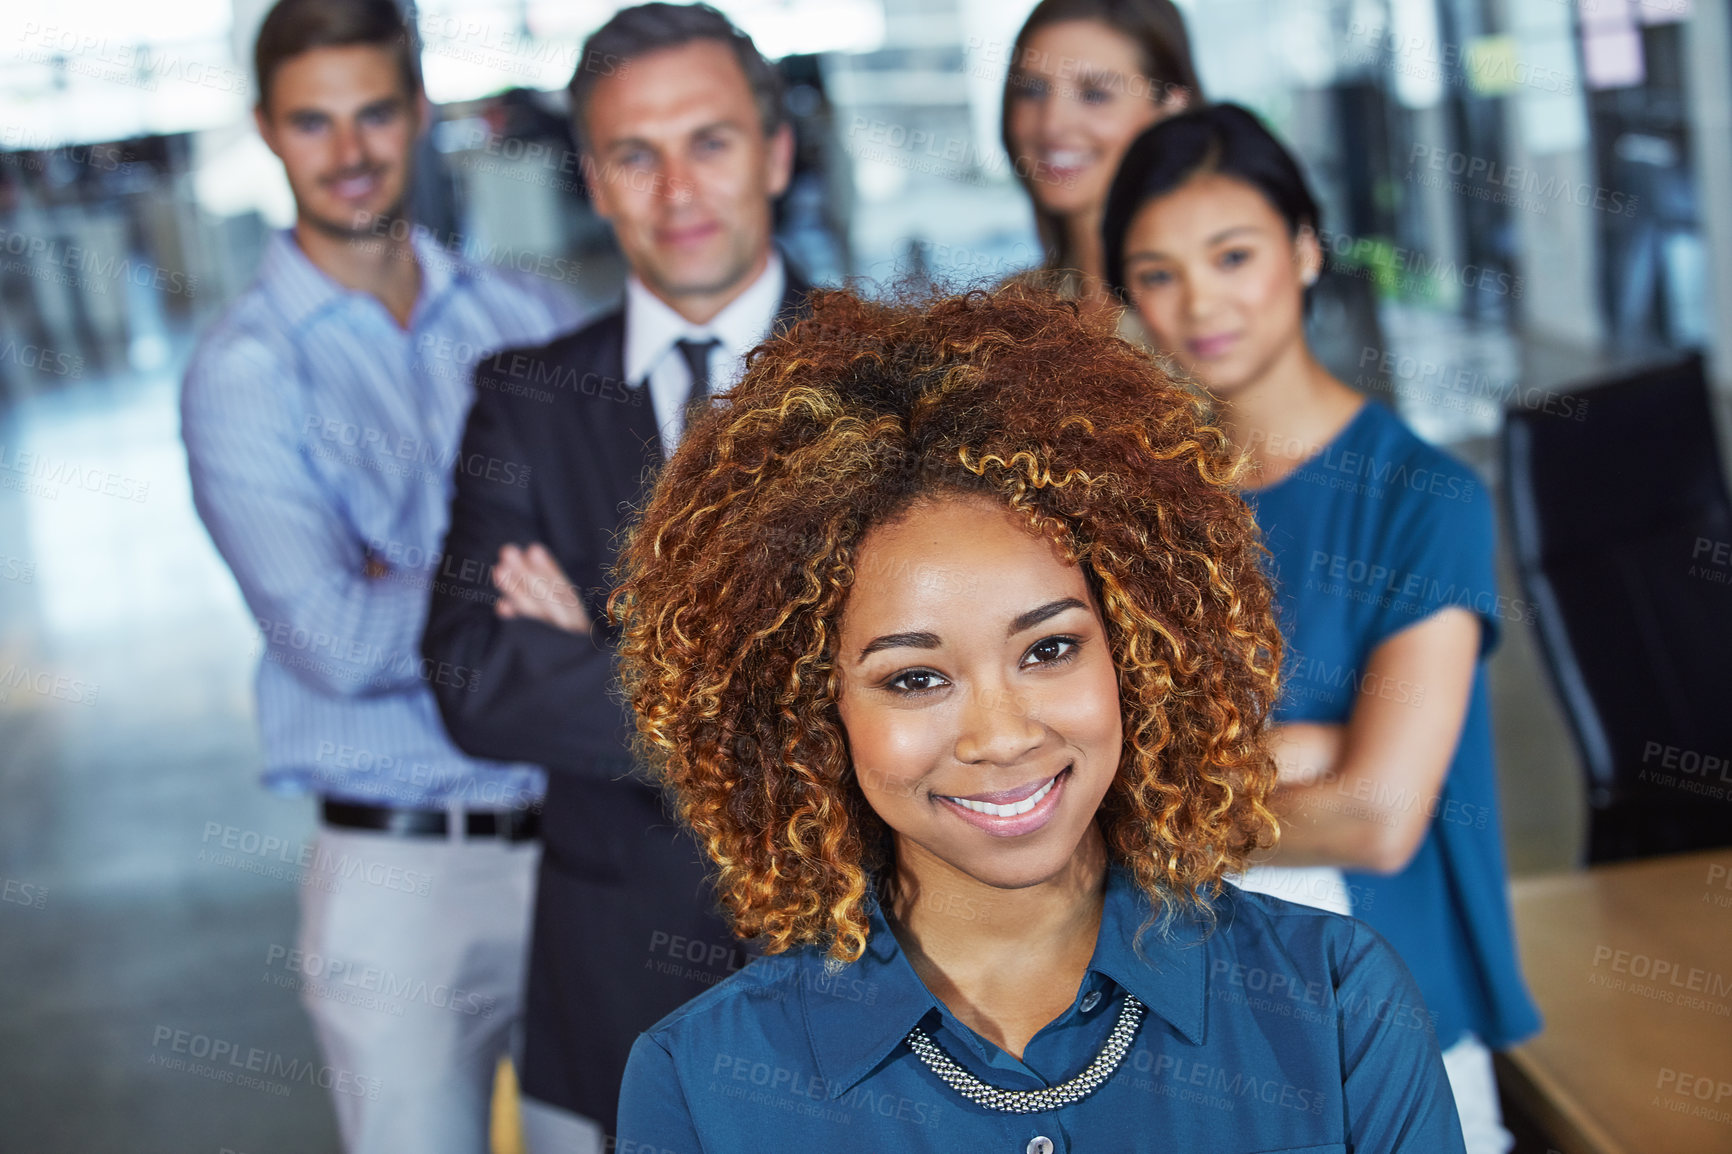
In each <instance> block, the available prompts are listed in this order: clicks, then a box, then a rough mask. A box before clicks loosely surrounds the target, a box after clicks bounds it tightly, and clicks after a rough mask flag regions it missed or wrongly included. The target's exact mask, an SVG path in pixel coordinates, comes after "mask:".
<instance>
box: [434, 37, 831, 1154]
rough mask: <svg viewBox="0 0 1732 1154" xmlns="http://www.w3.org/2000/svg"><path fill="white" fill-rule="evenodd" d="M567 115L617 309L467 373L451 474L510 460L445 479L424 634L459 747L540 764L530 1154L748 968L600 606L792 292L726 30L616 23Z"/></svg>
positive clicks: (598, 1111) (768, 121) (761, 129)
mask: <svg viewBox="0 0 1732 1154" xmlns="http://www.w3.org/2000/svg"><path fill="white" fill-rule="evenodd" d="M571 97H572V101H571V107H572V116H573V119H574V122H575V126H576V129H577V135H578V137H579V139H580V141H582V143H583V145H584V154H585V155H584V166H583V167H584V174H585V179H586V181H587V183H588V187H589V190H590V194H591V197H592V198H593V200H594V203H595V205H596V208H597V210H598V211H599V212H600V213H601V214H602V215H603V216H604V217H606V218H607V219H608V220H609V221H610V222H611V223H612V224H613V226H614V230H615V232H616V234H617V236H618V239H619V244H620V247H621V249H622V250H623V251H624V253H625V255H626V258H627V260H628V262H629V263H630V265H631V275H630V277H629V279H628V282H627V287H626V299H625V303H624V306H623V307H622V308H621V309H620V310H619V311H616V312H613V313H610V314H608V315H607V316H604V317H602V318H601V319H600V320H598V321H596V322H594V323H593V324H591V325H589V326H588V327H586V328H584V329H581V330H580V331H578V332H575V333H572V334H570V335H569V336H565V337H562V338H560V339H558V340H555V341H553V342H552V343H550V344H548V345H545V346H542V347H540V348H533V349H517V350H509V351H507V352H504V353H501V354H499V355H498V356H496V357H494V358H493V359H492V360H490V361H488V362H486V363H484V364H483V365H482V366H481V367H480V368H479V369H478V370H477V371H476V379H475V385H476V401H475V406H474V408H473V410H471V412H470V415H469V424H468V428H467V431H466V433H465V435H464V441H463V449H462V460H463V461H465V462H467V461H482V462H499V463H500V464H499V467H498V468H493V469H470V468H460V469H458V470H457V490H456V497H455V499H454V502H453V505H452V512H451V528H450V533H449V536H448V537H447V539H446V544H445V556H444V559H443V561H442V576H443V577H444V580H443V581H442V582H440V584H439V586H438V587H437V588H436V591H435V593H434V597H433V606H432V610H431V613H430V616H429V620H428V623H427V631H426V634H425V636H424V638H423V641H422V645H423V649H424V651H425V653H426V655H427V656H428V657H429V658H432V659H434V660H437V661H449V662H453V663H458V662H460V663H462V664H463V665H465V666H467V667H471V668H474V669H478V670H479V671H480V675H479V685H478V686H475V687H473V688H468V689H466V690H465V691H464V692H446V693H441V694H440V697H439V706H440V710H441V712H442V713H443V715H444V719H445V724H446V726H447V728H448V729H449V730H450V732H451V736H452V737H453V738H454V739H455V740H456V742H457V744H458V745H459V746H461V747H462V748H463V749H465V750H468V751H469V752H471V753H473V754H476V755H481V756H487V757H496V758H502V759H506V760H521V761H529V762H535V763H538V764H540V765H544V766H546V767H547V768H548V771H549V774H548V777H549V781H548V790H547V798H546V802H545V809H544V811H543V814H542V822H541V828H542V837H543V840H544V841H545V843H546V848H545V852H544V855H543V858H542V863H541V869H540V875H539V879H538V884H539V894H538V897H537V906H536V914H535V925H534V943H533V947H532V951H531V960H530V972H529V990H528V997H527V1009H526V1013H525V1021H526V1024H527V1034H526V1038H525V1053H524V1061H523V1070H522V1081H523V1089H524V1093H525V1097H526V1102H525V1130H526V1134H527V1136H528V1137H529V1138H530V1144H531V1149H532V1150H534V1151H536V1154H540V1152H541V1151H542V1150H546V1149H559V1150H561V1151H570V1150H574V1149H583V1148H585V1147H586V1146H587V1147H588V1148H591V1149H595V1150H598V1151H599V1150H600V1149H601V1144H600V1141H601V1130H602V1129H605V1130H606V1131H607V1132H609V1133H611V1132H612V1129H613V1118H614V1109H615V1102H616V1099H617V1096H618V1092H619V1081H620V1075H621V1073H622V1072H623V1070H624V1068H625V1061H626V1056H627V1053H628V1051H629V1050H630V1047H631V1044H632V1042H633V1040H635V1038H636V1036H637V1034H638V1032H639V1031H641V1030H643V1029H645V1028H647V1027H648V1026H650V1025H652V1024H653V1023H654V1022H655V1021H656V1020H657V1019H658V1018H660V1017H661V1016H662V1015H663V1014H665V1013H667V1012H668V1011H670V1010H672V1009H674V1008H675V1007H677V1006H679V1005H680V1004H681V1003H683V1002H685V1001H686V1000H688V999H689V998H691V997H694V996H696V995H697V994H699V993H701V992H703V991H704V990H705V989H706V988H708V987H709V986H710V985H712V984H713V983H715V982H716V981H718V980H720V979H721V978H723V977H725V976H726V975H727V974H728V973H729V972H730V971H732V970H733V969H737V968H738V967H739V966H740V965H742V964H743V963H744V961H745V953H744V951H743V950H742V949H741V947H740V946H739V945H738V944H737V943H736V942H735V941H734V939H733V937H732V936H731V934H730V933H729V932H728V930H727V928H726V925H725V923H724V922H723V921H722V920H721V918H720V917H719V915H718V914H717V913H716V912H715V911H716V903H715V900H714V897H713V895H712V893H711V892H710V888H709V886H708V884H707V882H706V881H705V875H704V869H703V867H702V866H701V864H700V856H699V853H698V850H697V847H696V846H695V844H694V843H693V842H692V841H691V840H690V839H689V837H688V836H687V835H685V834H683V833H680V832H678V831H677V830H676V828H675V825H674V823H673V822H672V821H671V820H670V818H669V817H668V816H667V814H666V812H665V811H664V808H663V804H662V799H661V796H660V794H659V793H658V792H657V791H656V790H655V789H654V788H653V787H652V786H650V785H649V784H647V783H646V782H645V781H644V779H643V778H642V777H641V776H634V775H633V767H632V763H631V759H630V756H629V752H628V747H627V740H628V736H629V725H628V720H627V717H626V714H625V711H624V709H623V707H622V706H621V704H620V703H619V701H618V699H617V698H616V697H615V696H614V695H613V694H612V692H611V690H612V688H613V684H614V667H613V653H612V648H613V642H614V637H613V631H612V630H611V629H610V628H609V627H608V626H607V625H606V624H605V622H604V621H603V612H604V603H605V600H606V595H607V589H608V568H609V566H610V565H611V564H612V562H613V559H614V555H615V551H616V548H617V545H618V541H617V536H618V533H619V531H620V529H621V527H622V524H623V523H624V521H625V518H626V516H627V514H628V513H629V512H630V510H631V509H632V508H633V507H634V506H635V505H636V504H637V503H638V502H640V501H641V500H642V499H643V497H644V496H645V495H646V493H647V483H648V481H649V480H650V479H651V477H652V476H653V473H654V471H655V469H656V467H657V466H659V465H660V464H661V462H662V461H663V460H664V459H665V457H666V456H667V455H668V454H669V453H671V452H672V449H673V446H674V445H675V444H676V443H677V441H678V438H679V435H680V433H681V431H682V429H683V428H684V424H685V416H686V413H687V412H688V411H689V409H690V406H692V405H693V404H702V403H704V402H703V398H704V397H705V396H706V394H708V393H713V392H716V391H719V390H720V389H723V388H726V387H728V386H729V385H731V384H732V383H733V381H734V380H737V379H738V376H739V373H740V372H741V370H742V367H743V365H742V360H741V358H742V354H743V353H744V352H745V351H746V350H748V349H750V348H751V347H752V346H753V345H755V344H757V343H758V342H759V341H761V340H762V339H764V338H765V337H766V336H767V335H768V334H769V333H770V332H771V330H772V327H773V326H774V325H778V324H783V323H787V322H788V321H789V320H790V319H791V317H792V316H793V314H795V313H796V312H797V311H798V310H799V309H800V308H801V307H803V302H804V298H805V295H806V291H807V286H805V285H804V284H803V283H801V282H800V281H799V280H798V279H797V277H796V276H795V275H794V274H793V272H792V270H790V269H788V268H787V267H786V266H785V265H784V263H783V261H782V259H781V257H780V255H779V254H778V253H777V252H776V250H775V248H774V246H773V244H772V243H771V203H772V200H773V199H774V198H775V197H776V196H777V195H779V194H780V193H781V192H782V190H783V189H784V188H785V187H786V186H787V183H788V176H789V168H790V162H791V158H792V152H793V139H792V132H791V129H790V128H789V126H788V124H787V122H786V118H785V115H784V112H783V108H782V100H781V91H780V85H779V82H778V80H777V77H776V74H775V72H774V71H773V70H772V69H771V68H770V67H769V65H767V64H766V63H765V62H764V60H763V58H762V57H760V56H759V55H758V52H757V50H756V49H755V48H754V47H753V46H752V42H751V40H750V38H748V37H747V36H746V35H745V34H744V33H741V32H739V31H738V30H737V29H735V28H734V27H733V26H732V25H731V24H730V23H729V22H728V20H727V19H726V17H724V16H722V15H721V14H720V13H718V12H716V11H715V10H714V9H712V8H709V7H707V6H704V5H690V6H675V5H670V4H645V5H641V6H639V7H636V8H630V9H626V10H625V11H622V12H620V13H619V14H618V15H616V16H615V17H614V18H613V19H612V20H610V21H609V22H608V23H607V24H605V25H604V26H602V27H601V28H600V29H598V30H597V31H596V32H595V33H594V35H592V36H591V37H590V39H589V40H588V42H587V43H586V44H585V45H584V51H583V55H582V58H581V59H580V61H579V64H578V69H577V73H576V75H575V76H574V77H573V78H572V82H571ZM436 688H437V687H436ZM586 1119H587V1120H590V1121H585V1120H586Z"/></svg>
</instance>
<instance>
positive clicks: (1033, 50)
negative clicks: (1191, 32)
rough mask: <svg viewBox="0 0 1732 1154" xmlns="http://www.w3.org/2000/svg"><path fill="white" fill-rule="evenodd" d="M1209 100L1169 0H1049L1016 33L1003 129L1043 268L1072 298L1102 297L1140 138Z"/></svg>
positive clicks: (1182, 25) (1105, 299)
mask: <svg viewBox="0 0 1732 1154" xmlns="http://www.w3.org/2000/svg"><path fill="white" fill-rule="evenodd" d="M1201 100H1202V89H1201V87H1200V85H1199V84H1198V81H1197V70H1196V66H1195V65H1194V64H1193V63H1192V62H1191V44H1190V40H1189V39H1188V38H1187V37H1186V35H1185V22H1184V19H1183V18H1182V17H1181V16H1180V15H1179V10H1178V9H1177V8H1176V7H1174V6H1173V4H1172V2H1171V0H1043V2H1042V3H1041V4H1039V5H1037V6H1036V7H1035V10H1034V11H1033V12H1032V13H1030V14H1029V17H1028V20H1027V21H1026V22H1024V24H1023V26H1022V31H1021V32H1019V33H1017V37H1016V43H1015V46H1014V47H1013V49H1012V52H1011V58H1010V73H1009V75H1008V76H1006V77H1005V83H1004V113H1003V121H1002V125H1001V128H1002V132H1003V141H1004V148H1005V151H1006V152H1008V153H1009V154H1010V156H1011V158H1012V160H1013V162H1014V167H1015V171H1016V173H1017V178H1018V179H1019V180H1020V181H1021V182H1022V186H1023V188H1024V189H1025V190H1027V192H1028V195H1029V199H1030V200H1032V201H1033V202H1034V216H1035V224H1036V227H1037V228H1038V229H1039V232H1040V240H1041V244H1042V246H1043V247H1044V249H1045V250H1046V254H1047V263H1046V266H1045V267H1046V268H1048V269H1052V270H1063V271H1064V272H1065V273H1067V277H1066V279H1065V280H1064V281H1063V282H1061V283H1062V284H1063V287H1064V291H1065V295H1067V296H1072V297H1077V298H1080V299H1084V300H1088V301H1091V302H1097V303H1107V302H1108V301H1109V299H1110V297H1109V294H1107V293H1106V292H1105V290H1104V288H1103V287H1102V285H1101V276H1102V273H1103V271H1104V268H1105V265H1104V261H1103V258H1102V254H1101V242H1100V224H1101V210H1102V208H1103V207H1104V206H1105V204H1106V198H1107V188H1108V187H1109V186H1110V185H1111V184H1112V179H1113V173H1114V172H1115V171H1116V170H1117V169H1118V166H1119V158H1120V157H1122V156H1123V155H1124V153H1125V149H1126V147H1128V146H1129V145H1130V143H1131V141H1132V140H1134V139H1135V138H1136V135H1137V134H1138V133H1139V132H1141V131H1142V130H1143V129H1145V128H1147V127H1148V126H1149V125H1151V124H1154V123H1155V122H1156V121H1158V120H1160V119H1161V118H1162V117H1164V116H1170V115H1172V114H1173V113H1175V112H1178V111H1180V110H1181V109H1184V108H1186V107H1187V106H1189V105H1192V104H1196V103H1199V102H1200V101H1201Z"/></svg>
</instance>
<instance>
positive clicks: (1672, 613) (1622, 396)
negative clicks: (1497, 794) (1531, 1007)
mask: <svg viewBox="0 0 1732 1154" xmlns="http://www.w3.org/2000/svg"><path fill="white" fill-rule="evenodd" d="M1571 399H1572V401H1573V402H1575V403H1580V402H1586V405H1587V408H1586V410H1585V411H1582V412H1581V418H1582V419H1579V420H1578V419H1575V417H1576V412H1575V411H1570V412H1565V411H1564V410H1565V409H1566V406H1565V405H1564V404H1562V403H1560V404H1559V405H1557V406H1556V408H1557V410H1558V411H1557V412H1554V413H1544V412H1540V411H1535V410H1521V411H1512V412H1510V414H1509V417H1508V422H1507V424H1506V425H1505V429H1504V437H1503V455H1504V477H1505V488H1504V492H1505V500H1506V502H1507V512H1508V517H1509V524H1510V527H1511V532H1512V535H1513V537H1514V544H1515V555H1516V565H1517V568H1518V570H1519V572H1520V575H1521V581H1522V585H1523V587H1524V590H1525V592H1526V596H1527V598H1528V600H1529V602H1530V603H1531V604H1532V605H1533V606H1534V609H1535V619H1536V625H1537V628H1538V631H1539V636H1540V642H1541V647H1542V648H1543V650H1544V652H1545V655H1546V661H1547V665H1548V666H1549V668H1550V670H1551V675H1552V681H1553V685H1554V686H1555V688H1556V689H1557V691H1558V695H1559V697H1561V698H1562V700H1563V703H1564V710H1565V712H1566V713H1567V714H1568V715H1569V720H1570V726H1571V729H1572V730H1573V732H1574V734H1575V737H1576V743H1577V745H1578V747H1579V748H1580V750H1581V754H1582V761H1583V764H1584V766H1585V768H1586V771H1587V775H1588V809H1589V815H1590V816H1589V828H1588V842H1587V845H1588V848H1587V857H1588V861H1589V862H1606V861H1617V860H1620V859H1626V858H1636V857H1647V856H1650V855H1655V854H1665V853H1677V852H1682V851H1686V850H1691V849H1705V848H1710V847H1716V846H1724V845H1732V501H1729V500H1728V497H1727V490H1726V478H1725V475H1724V474H1723V473H1722V471H1721V468H1720V459H1719V453H1718V452H1717V450H1716V446H1715V440H1714V424H1713V420H1712V416H1711V414H1710V412H1709V407H1708V387H1707V377H1706V374H1705V372H1704V369H1703V364H1702V359H1701V357H1700V356H1691V357H1689V358H1688V359H1686V360H1684V361H1681V362H1679V363H1677V364H1672V365H1666V366H1664V367H1660V368H1652V369H1647V370H1643V371H1641V372H1639V373H1636V374H1633V375H1630V376H1627V377H1622V378H1618V379H1615V380H1612V381H1608V382H1606V383H1604V384H1601V385H1598V386H1597V387H1592V388H1585V389H1582V390H1580V391H1579V392H1578V393H1576V394H1574V396H1573V397H1572V398H1571ZM1570 408H1572V409H1573V405H1572V406H1570Z"/></svg>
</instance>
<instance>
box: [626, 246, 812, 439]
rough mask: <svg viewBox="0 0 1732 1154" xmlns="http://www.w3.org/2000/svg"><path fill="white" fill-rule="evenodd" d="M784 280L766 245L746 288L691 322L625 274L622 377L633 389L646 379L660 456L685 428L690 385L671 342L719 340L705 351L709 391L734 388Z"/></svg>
mask: <svg viewBox="0 0 1732 1154" xmlns="http://www.w3.org/2000/svg"><path fill="white" fill-rule="evenodd" d="M786 285H787V274H786V272H785V271H784V270H783V268H782V258H781V256H780V255H779V254H778V253H777V252H776V251H775V250H774V249H771V250H770V262H769V264H767V265H766V266H765V267H764V271H763V272H761V273H759V274H758V279H757V280H755V281H753V282H752V283H751V284H750V285H748V286H746V291H745V292H742V293H741V294H740V295H739V296H737V297H735V298H734V299H733V300H731V301H729V302H728V306H727V307H726V308H724V309H723V310H722V311H721V312H719V313H717V314H716V315H715V316H714V317H712V318H711V319H710V322H709V324H705V325H694V324H692V323H691V322H690V321H688V320H686V319H685V318H684V317H682V316H680V314H679V313H676V312H675V311H674V310H673V309H671V308H669V307H668V305H667V303H666V302H664V301H663V300H662V299H661V298H660V297H657V296H656V295H655V294H654V293H652V292H650V290H649V288H648V287H647V286H645V284H644V283H643V281H641V280H639V279H638V277H637V275H636V274H635V273H634V274H633V275H631V276H630V277H628V278H626V282H625V379H626V380H627V381H628V382H630V387H632V388H643V387H644V385H645V383H646V381H647V383H648V387H649V391H650V404H651V405H652V406H653V407H654V409H655V415H656V427H657V428H658V429H659V430H660V432H661V441H662V455H663V456H664V457H668V456H671V455H672V454H673V451H674V449H675V448H676V447H677V446H678V445H679V442H680V434H682V433H683V432H685V413H684V410H683V405H684V404H685V399H686V394H687V393H688V392H689V391H690V389H691V386H692V377H691V370H689V369H688V368H686V362H685V358H683V357H681V356H680V355H679V352H678V351H677V350H676V349H675V348H674V343H675V342H676V341H707V340H710V339H712V338H714V339H715V340H717V341H720V342H721V345H720V347H718V348H713V349H711V350H710V392H711V393H719V392H722V391H724V390H726V389H731V388H733V387H734V385H736V384H738V383H739V380H740V378H741V377H742V376H744V375H745V371H746V365H745V356H746V354H747V353H749V352H751V351H752V349H754V348H755V347H757V345H758V344H759V342H761V341H762V340H763V339H764V338H765V337H766V336H768V335H769V334H770V325H771V323H772V322H774V321H775V319H776V312H777V310H779V309H780V308H781V307H782V293H783V291H784V290H785V288H786Z"/></svg>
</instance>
